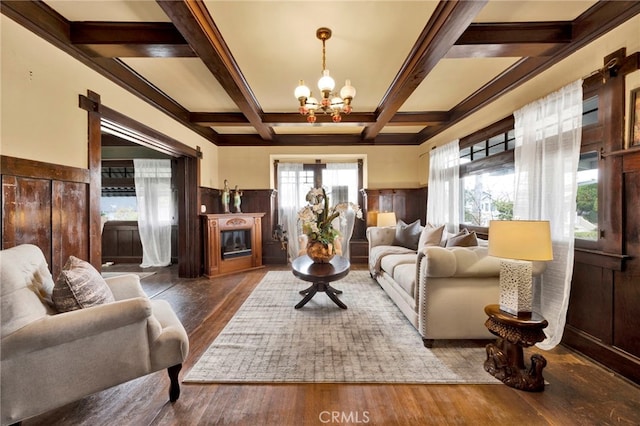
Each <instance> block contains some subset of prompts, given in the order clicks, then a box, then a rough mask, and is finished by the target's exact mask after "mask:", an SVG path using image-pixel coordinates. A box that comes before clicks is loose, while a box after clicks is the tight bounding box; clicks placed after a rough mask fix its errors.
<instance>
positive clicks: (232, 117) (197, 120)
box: [189, 111, 451, 126]
mask: <svg viewBox="0 0 640 426" xmlns="http://www.w3.org/2000/svg"><path fill="white" fill-rule="evenodd" d="M450 115H451V114H450V113H449V112H448V111H425V112H399V113H397V114H396V115H394V116H393V118H392V119H391V120H390V121H389V122H388V123H387V126H428V125H434V124H441V123H445V122H446V121H448V120H449V118H450ZM322 117H323V115H318V123H322V122H323V119H322ZM189 119H190V120H191V122H192V123H194V124H198V125H200V126H250V125H251V123H249V120H247V118H246V117H245V116H244V114H242V113H239V112H192V113H191V114H190V115H189ZM329 121H330V120H329ZM375 121H376V117H375V114H373V113H371V112H355V113H351V114H345V115H343V116H342V123H348V124H362V125H366V124H367V123H374V122H375ZM262 122H263V123H265V124H269V125H271V126H277V125H287V124H308V123H307V117H306V116H303V115H300V114H298V113H293V112H277V113H265V114H263V115H262Z"/></svg>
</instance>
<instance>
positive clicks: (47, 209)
mask: <svg viewBox="0 0 640 426" xmlns="http://www.w3.org/2000/svg"><path fill="white" fill-rule="evenodd" d="M51 235H52V229H51V181H50V180H47V179H34V178H25V177H20V176H10V175H3V176H2V248H3V249H4V248H10V247H14V246H17V245H20V244H34V245H36V246H38V247H40V249H41V250H42V252H43V253H44V256H45V258H46V259H47V263H48V264H49V266H50V267H51V266H52V254H51V252H52V247H51V240H52V237H51ZM54 269H56V270H57V268H54Z"/></svg>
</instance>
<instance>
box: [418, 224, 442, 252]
mask: <svg viewBox="0 0 640 426" xmlns="http://www.w3.org/2000/svg"><path fill="white" fill-rule="evenodd" d="M443 233H444V225H442V226H438V227H435V226H433V225H430V224H427V226H425V227H424V229H423V230H422V232H421V233H420V239H419V240H418V250H420V249H421V248H422V247H424V246H437V245H440V242H441V241H442V234H443Z"/></svg>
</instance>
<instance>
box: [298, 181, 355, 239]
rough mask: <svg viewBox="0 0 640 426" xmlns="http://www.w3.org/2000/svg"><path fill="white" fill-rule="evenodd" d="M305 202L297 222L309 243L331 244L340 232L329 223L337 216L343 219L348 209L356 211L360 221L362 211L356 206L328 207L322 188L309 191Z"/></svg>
mask: <svg viewBox="0 0 640 426" xmlns="http://www.w3.org/2000/svg"><path fill="white" fill-rule="evenodd" d="M306 200H307V203H309V204H308V205H307V206H305V207H303V208H302V210H300V211H299V212H298V220H299V221H300V222H302V232H304V233H305V234H306V235H307V237H308V238H309V241H318V242H321V243H322V244H325V245H329V244H333V241H334V240H335V239H336V237H337V236H339V235H340V231H338V230H337V229H334V228H333V225H332V224H331V222H333V220H334V219H335V218H337V217H338V216H340V217H344V214H345V213H346V212H347V210H349V209H350V208H351V209H353V210H355V211H356V217H357V218H358V219H362V210H360V206H358V205H357V204H354V203H339V204H336V205H335V206H334V207H329V197H327V193H326V191H325V190H324V188H313V189H311V190H310V191H309V193H307V197H306Z"/></svg>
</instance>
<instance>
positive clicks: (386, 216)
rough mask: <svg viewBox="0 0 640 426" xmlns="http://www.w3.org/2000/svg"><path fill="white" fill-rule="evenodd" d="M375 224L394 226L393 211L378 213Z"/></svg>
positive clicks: (394, 217) (394, 215) (394, 216)
mask: <svg viewBox="0 0 640 426" xmlns="http://www.w3.org/2000/svg"><path fill="white" fill-rule="evenodd" d="M376 226H396V214H395V213H394V212H385V213H378V219H377V222H376Z"/></svg>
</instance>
